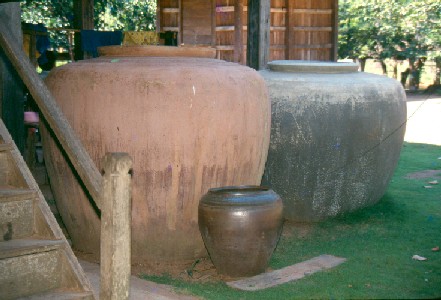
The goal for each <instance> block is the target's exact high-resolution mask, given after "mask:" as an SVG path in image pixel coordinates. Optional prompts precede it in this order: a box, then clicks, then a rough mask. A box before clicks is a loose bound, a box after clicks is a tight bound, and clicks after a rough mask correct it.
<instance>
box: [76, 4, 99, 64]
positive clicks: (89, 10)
mask: <svg viewBox="0 0 441 300" xmlns="http://www.w3.org/2000/svg"><path fill="white" fill-rule="evenodd" d="M73 8H74V9H73V10H74V21H73V26H74V29H77V30H79V31H80V30H83V29H86V30H91V29H94V25H93V13H94V12H93V11H94V0H74V1H73ZM79 31H78V32H75V49H74V53H75V60H78V59H83V58H84V53H83V51H82V49H81V33H80V32H79Z"/></svg>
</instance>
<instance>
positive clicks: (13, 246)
mask: <svg viewBox="0 0 441 300" xmlns="http://www.w3.org/2000/svg"><path fill="white" fill-rule="evenodd" d="M62 246H63V241H62V240H39V239H19V240H11V241H7V242H0V259H8V258H13V257H15V256H24V255H31V254H36V253H42V252H48V251H53V250H58V249H59V248H60V247H62ZM0 264H1V262H0Z"/></svg>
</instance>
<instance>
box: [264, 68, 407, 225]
mask: <svg viewBox="0 0 441 300" xmlns="http://www.w3.org/2000/svg"><path fill="white" fill-rule="evenodd" d="M269 66H270V69H269V70H264V71H261V72H260V73H261V74H262V76H263V77H264V78H265V81H266V83H267V85H268V90H269V93H270V98H271V111H272V123H271V144H270V150H269V153H268V160H267V163H266V169H265V174H264V177H263V180H262V184H264V185H268V186H270V187H271V188H272V189H274V191H275V192H276V193H278V194H279V195H280V196H281V197H282V199H283V201H284V205H285V210H284V211H285V216H286V218H288V219H290V220H293V221H302V222H303V221H306V222H308V221H318V220H322V219H325V218H328V217H332V216H335V215H337V214H341V213H345V212H349V211H353V210H356V209H359V208H362V207H365V206H368V205H371V204H374V203H376V202H377V201H379V200H380V198H381V197H382V196H383V194H384V193H385V191H386V189H387V186H388V183H389V181H390V179H391V177H392V175H393V173H394V170H395V167H396V165H397V162H398V159H399V156H400V150H401V146H402V143H403V138H404V132H405V124H406V102H405V99H406V97H405V93H404V90H403V87H402V86H401V84H400V83H399V82H397V81H396V80H393V79H390V78H387V77H385V76H379V75H373V74H368V73H364V72H358V65H357V64H353V63H333V62H330V63H324V62H321V63H320V62H305V61H274V62H271V63H270V64H269Z"/></svg>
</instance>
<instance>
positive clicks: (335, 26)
mask: <svg viewBox="0 0 441 300" xmlns="http://www.w3.org/2000/svg"><path fill="white" fill-rule="evenodd" d="M333 2H334V3H333V7H332V9H333V10H332V28H333V29H334V30H333V32H332V44H333V47H332V48H331V51H330V52H331V53H330V56H331V57H330V60H333V61H337V59H338V0H333Z"/></svg>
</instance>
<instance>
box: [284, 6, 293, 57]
mask: <svg viewBox="0 0 441 300" xmlns="http://www.w3.org/2000/svg"><path fill="white" fill-rule="evenodd" d="M290 2H291V1H290V0H285V7H286V18H285V28H286V30H285V59H286V60H289V59H290V57H291V47H290V46H291V32H292V27H293V21H292V18H291V3H290Z"/></svg>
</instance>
